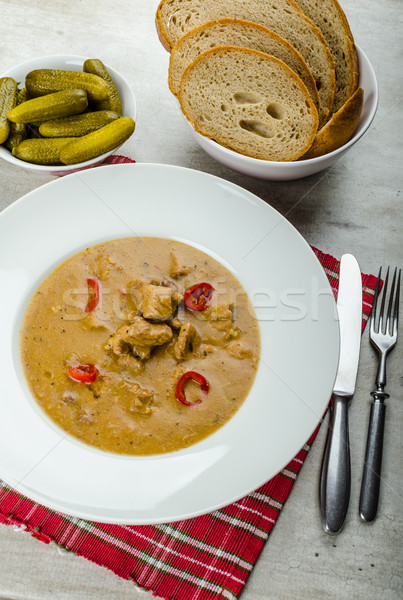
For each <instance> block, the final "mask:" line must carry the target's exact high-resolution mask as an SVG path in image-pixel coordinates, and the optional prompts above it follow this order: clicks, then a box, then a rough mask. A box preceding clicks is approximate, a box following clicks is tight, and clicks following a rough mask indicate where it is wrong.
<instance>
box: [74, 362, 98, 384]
mask: <svg viewBox="0 0 403 600" xmlns="http://www.w3.org/2000/svg"><path fill="white" fill-rule="evenodd" d="M98 373H99V371H98V369H97V368H96V366H95V365H92V364H81V365H75V366H71V367H69V370H68V374H69V377H70V378H71V379H73V380H74V381H78V382H79V383H92V382H93V381H95V380H96V378H97V375H98Z"/></svg>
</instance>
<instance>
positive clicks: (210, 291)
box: [0, 164, 339, 524]
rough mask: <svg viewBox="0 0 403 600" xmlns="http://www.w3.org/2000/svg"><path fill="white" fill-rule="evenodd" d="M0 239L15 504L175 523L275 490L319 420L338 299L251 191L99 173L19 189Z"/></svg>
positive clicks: (105, 169) (302, 247) (0, 460)
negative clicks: (275, 480) (24, 499)
mask: <svg viewBox="0 0 403 600" xmlns="http://www.w3.org/2000/svg"><path fill="white" fill-rule="evenodd" d="M117 190H118V191H119V193H117ZM189 198H191V199H192V200H191V202H192V203H193V204H192V205H193V206H195V207H200V206H203V211H200V212H199V214H198V218H197V220H195V218H194V215H195V210H189ZM77 215H79V216H80V218H79V219H78V218H77ZM94 215H96V218H94ZM178 215H180V216H181V218H180V219H178ZM224 220H225V222H226V225H227V226H226V227H225V228H223V227H222V223H223V221H224ZM15 231H18V232H20V233H19V236H16V235H15ZM62 231H63V232H65V231H68V232H69V235H61V232H62ZM0 233H1V235H0V248H1V255H2V256H3V257H5V259H4V260H3V262H2V264H1V266H0V270H1V277H2V282H3V285H4V290H6V291H7V292H6V293H5V294H3V295H2V296H1V297H0V304H1V309H2V310H0V331H1V333H2V339H3V341H4V343H3V344H2V346H1V348H0V353H1V360H0V371H1V377H0V388H1V393H0V408H1V409H2V414H3V417H2V419H1V421H0V477H1V478H2V479H3V480H4V481H6V482H7V483H8V484H9V485H11V486H12V487H15V488H16V489H17V490H18V491H19V492H20V493H22V494H25V495H27V496H29V497H30V498H33V499H34V500H36V501H38V502H41V503H43V504H45V505H47V506H50V507H52V508H54V509H56V510H60V511H62V512H65V513H68V514H72V515H76V516H79V517H82V518H89V519H92V520H97V521H101V522H110V523H123V524H127V523H137V524H145V523H159V522H168V521H175V520H178V519H183V518H188V517H191V516H195V515H199V514H202V513H205V512H209V511H211V510H214V509H215V508H218V507H221V506H224V505H226V504H229V503H231V502H233V501H235V500H236V499H238V498H240V497H242V496H244V495H246V494H247V493H249V492H250V491H252V490H254V489H256V488H258V487H259V486H260V485H262V484H263V483H264V482H265V481H267V480H268V479H270V478H271V477H273V476H274V475H275V474H276V473H278V472H279V471H280V470H281V469H282V468H283V467H284V466H285V465H286V464H287V463H288V462H289V460H290V459H291V458H292V457H293V456H295V454H296V453H297V452H298V450H299V449H300V448H301V446H302V445H303V444H304V443H305V441H306V439H308V437H309V435H310V434H311V433H312V432H313V430H314V429H315V427H316V426H317V423H318V422H319V421H320V418H321V415H322V414H323V411H324V410H325V407H326V405H327V401H328V398H329V395H330V392H331V389H332V386H333V381H334V378H335V374H336V369H337V362H338V351H339V345H338V344H339V340H338V324H337V318H336V316H335V315H336V313H335V304H334V299H333V294H332V292H331V288H330V285H329V283H328V280H327V278H326V275H325V274H324V271H323V269H322V267H321V265H320V264H319V262H318V260H317V259H316V257H315V255H314V254H313V252H312V250H311V249H310V247H309V245H308V244H307V243H306V242H305V240H303V238H302V237H301V236H300V235H299V234H298V232H297V231H296V230H295V229H294V228H293V227H292V226H291V225H290V223H288V222H287V221H286V220H285V219H284V218H283V217H282V216H281V215H280V214H279V213H277V212H276V211H275V210H274V209H273V208H271V207H270V206H268V205H267V204H266V203H264V202H263V201H262V200H260V199H259V198H257V197H256V196H254V195H253V194H251V193H250V192H248V191H246V190H243V189H242V188H240V187H238V186H236V185H234V184H232V183H230V182H228V181H225V180H221V179H219V178H217V177H213V176H211V175H207V174H205V173H201V172H198V171H193V170H190V169H183V168H179V167H171V166H167V165H153V164H126V165H113V166H101V167H99V168H97V169H90V170H88V171H83V172H82V173H81V174H80V177H77V176H76V175H74V174H73V175H69V176H67V177H63V178H61V179H58V180H55V181H52V182H50V183H48V184H46V185H45V186H42V187H41V188H39V189H37V190H34V191H33V192H30V193H29V194H27V195H26V196H24V197H23V198H21V199H20V200H19V201H17V202H16V203H14V204H13V205H12V206H11V207H9V208H7V209H6V210H5V211H3V212H2V213H1V215H0ZM20 236H23V239H24V244H21V243H20V241H21V238H20ZM37 239H41V244H37V243H36V241H37ZM26 248H30V249H31V250H30V252H29V253H27V252H26ZM268 257H273V258H272V259H270V260H268ZM315 290H320V302H318V298H317V297H316V292H315ZM295 293H298V303H296V302H295ZM293 299H294V300H293ZM323 348H326V352H323ZM44 456H45V457H46V459H44V460H43V457H44ZM262 457H264V459H262ZM106 481H107V482H108V485H105V482H106ZM217 482H220V484H219V485H217Z"/></svg>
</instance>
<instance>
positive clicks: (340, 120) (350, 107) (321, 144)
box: [301, 88, 364, 160]
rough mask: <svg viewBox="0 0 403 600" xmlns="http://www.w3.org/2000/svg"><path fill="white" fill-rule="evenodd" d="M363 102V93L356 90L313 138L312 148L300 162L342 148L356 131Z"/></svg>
mask: <svg viewBox="0 0 403 600" xmlns="http://www.w3.org/2000/svg"><path fill="white" fill-rule="evenodd" d="M363 101H364V91H363V89H362V88H358V89H357V90H356V91H355V92H354V94H353V95H352V96H351V97H350V98H349V99H348V100H347V102H346V103H345V104H344V106H342V107H341V108H340V110H338V111H337V112H336V113H334V115H333V116H332V118H331V119H330V121H328V122H327V123H326V125H325V126H324V127H322V129H320V131H318V133H317V134H316V136H315V139H314V140H313V144H312V146H311V147H310V148H309V150H308V152H307V153H306V154H304V155H303V156H302V158H301V160H306V159H308V158H316V157H317V156H322V155H323V154H329V152H333V150H337V148H340V147H341V146H344V144H346V143H347V142H348V141H349V139H350V138H351V137H352V135H353V134H354V131H355V130H356V129H357V126H358V122H359V120H360V116H361V110H362V105H363Z"/></svg>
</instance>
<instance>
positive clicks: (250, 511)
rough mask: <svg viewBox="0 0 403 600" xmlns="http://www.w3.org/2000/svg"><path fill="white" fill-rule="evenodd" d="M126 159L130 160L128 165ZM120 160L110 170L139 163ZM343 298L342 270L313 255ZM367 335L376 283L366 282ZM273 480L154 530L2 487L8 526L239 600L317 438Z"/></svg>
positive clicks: (108, 563) (171, 587) (149, 584)
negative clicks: (84, 514)
mask: <svg viewBox="0 0 403 600" xmlns="http://www.w3.org/2000/svg"><path fill="white" fill-rule="evenodd" d="M122 159H123V160H122ZM122 159H121V158H120V157H112V158H111V159H109V161H108V162H109V163H117V162H131V161H130V160H129V159H125V158H124V157H122ZM313 251H314V252H315V254H316V256H317V257H318V259H319V261H320V263H321V264H322V266H323V268H324V270H325V272H326V275H327V276H328V278H329V281H330V284H331V286H332V289H333V292H334V294H335V295H336V294H337V290H338V277H339V267H340V263H339V261H338V260H336V259H335V258H333V257H332V256H330V255H329V254H324V253H323V252H321V251H320V250H317V249H316V248H313ZM362 280H363V319H362V328H363V329H364V327H365V324H366V321H367V320H368V316H369V314H370V312H371V307H372V302H373V296H374V289H375V285H376V277H374V276H373V275H363V276H362ZM318 429H319V425H318V428H317V429H316V431H315V432H314V433H313V435H312V436H311V437H310V439H309V440H308V441H307V443H306V444H305V446H304V447H303V448H302V449H301V450H300V452H299V453H298V454H297V456H296V457H295V458H294V459H293V460H292V461H291V462H290V463H289V464H288V465H287V466H286V467H285V468H284V469H283V470H282V471H281V472H280V473H279V474H278V475H276V476H275V477H274V478H273V479H271V480H270V481H268V482H267V483H266V484H265V485H263V486H262V487H261V488H259V489H258V490H256V491H255V492H253V493H251V494H249V495H248V496H246V497H245V498H242V499H241V500H239V501H238V502H235V503H234V504H231V505H229V506H226V507H224V508H222V509H220V510H216V511H214V512H212V513H209V514H206V515H203V516H200V517H196V518H193V519H188V520H184V521H179V522H176V523H166V524H163V525H154V526H146V525H144V526H133V525H126V526H122V525H108V524H105V523H94V522H91V521H86V520H83V519H79V518H76V517H72V516H69V515H66V514H62V513H59V512H56V511H53V510H51V509H50V508H47V507H45V506H42V505H39V504H37V503H35V502H33V501H31V500H30V499H29V498H26V497H25V496H22V495H21V494H19V493H18V492H17V491H16V490H13V489H12V488H10V487H9V486H8V485H7V484H6V483H5V482H3V481H1V480H0V523H4V524H6V525H14V526H18V527H20V528H21V529H23V530H26V531H27V532H30V533H31V534H32V535H33V536H35V537H36V538H38V539H39V540H41V541H42V542H45V543H49V542H51V541H53V542H55V543H56V544H58V545H59V546H60V547H62V548H64V549H66V550H70V551H72V552H74V553H75V554H78V555H80V556H84V557H85V558H87V559H89V560H91V561H93V562H95V563H97V564H98V565H102V566H104V567H107V568H109V569H111V570H112V571H113V572H114V573H116V574H117V575H119V576H120V577H123V578H125V579H131V580H132V581H133V582H134V583H135V584H136V585H138V586H140V587H141V588H143V589H146V590H151V591H152V592H153V593H154V595H156V596H158V597H161V598H165V599H167V600H184V598H186V600H192V599H196V598H197V600H213V599H215V600H220V599H221V600H235V599H236V598H238V597H239V596H240V594H241V592H242V590H243V588H244V586H245V583H246V580H247V579H248V576H249V574H250V573H251V571H252V569H253V566H254V564H255V563H256V561H257V559H258V557H259V554H260V552H261V551H262V548H263V546H264V544H265V542H266V540H267V538H268V537H269V535H270V532H271V530H272V529H273V526H274V524H275V522H276V520H277V518H278V516H279V514H280V511H281V509H282V507H283V506H284V503H285V501H286V499H287V497H288V495H289V494H290V492H291V488H292V486H293V485H294V482H295V480H296V478H297V476H298V473H299V472H300V470H301V468H302V465H303V464H304V461H305V458H306V456H307V453H308V452H309V449H310V447H311V445H312V443H313V441H314V439H315V437H316V434H317V431H318Z"/></svg>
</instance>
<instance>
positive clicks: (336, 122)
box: [156, 0, 378, 180]
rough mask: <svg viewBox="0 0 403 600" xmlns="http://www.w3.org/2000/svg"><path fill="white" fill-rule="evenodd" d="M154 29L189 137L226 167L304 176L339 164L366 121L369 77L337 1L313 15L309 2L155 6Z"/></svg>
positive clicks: (270, 175)
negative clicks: (167, 58) (167, 53)
mask: <svg viewBox="0 0 403 600" xmlns="http://www.w3.org/2000/svg"><path fill="white" fill-rule="evenodd" d="M324 16H325V17H326V18H325V19H324V18H323V17H324ZM308 17H309V18H308ZM156 23H157V30H158V33H159V36H160V39H161V41H162V43H163V45H164V46H165V47H166V48H167V49H168V50H170V51H171V57H170V64H169V75H168V83H169V87H170V90H171V91H172V93H173V94H174V95H175V96H176V98H177V100H178V102H179V106H180V108H181V110H182V113H183V114H184V116H185V117H186V121H187V123H188V124H189V128H190V131H191V132H192V134H193V135H194V137H195V139H196V141H197V143H198V144H199V145H200V146H201V147H202V148H203V149H204V150H205V151H206V152H207V153H208V154H210V155H211V156H212V157H213V158H215V159H216V160H217V161H219V162H221V163H222V164H224V165H225V166H227V167H230V168H232V169H234V170H236V171H239V172H241V173H244V174H247V175H251V176H253V177H258V178H261V179H268V180H288V179H298V178H301V177H306V176H308V175H312V174H314V173H317V172H318V171H321V170H323V169H325V168H327V167H329V166H330V165H332V164H333V163H334V162H335V161H336V160H338V159H339V158H340V157H341V156H342V155H343V154H344V153H345V152H346V151H347V150H348V149H349V148H350V147H351V146H352V145H353V144H354V143H355V142H356V141H358V140H359V139H360V138H361V137H362V135H363V134H364V133H365V131H366V130H367V129H368V127H369V126H370V124H371V122H372V120H373V117H374V115H375V112H376V109H377V104H378V86H377V81H376V77H375V73H374V71H373V69H372V66H371V64H370V62H369V60H368V58H367V57H366V56H365V54H364V53H363V52H362V50H360V48H357V47H356V46H355V44H354V40H353V36H352V33H351V30H350V27H349V25H348V22H347V18H346V16H345V14H344V12H343V10H342V9H341V7H340V5H339V4H338V2H337V0H323V5H322V4H321V7H320V10H319V9H318V7H317V3H316V2H315V0H299V1H298V3H296V2H294V1H293V0H276V2H271V1H270V2H269V0H263V1H262V2H261V3H259V4H256V3H249V2H245V0H215V1H214V2H213V1H212V0H207V1H203V2H202V1H201V0H188V1H187V2H186V3H184V4H182V3H180V2H179V3H178V0H176V1H175V0H161V2H160V5H159V7H158V10H157V15H156Z"/></svg>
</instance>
